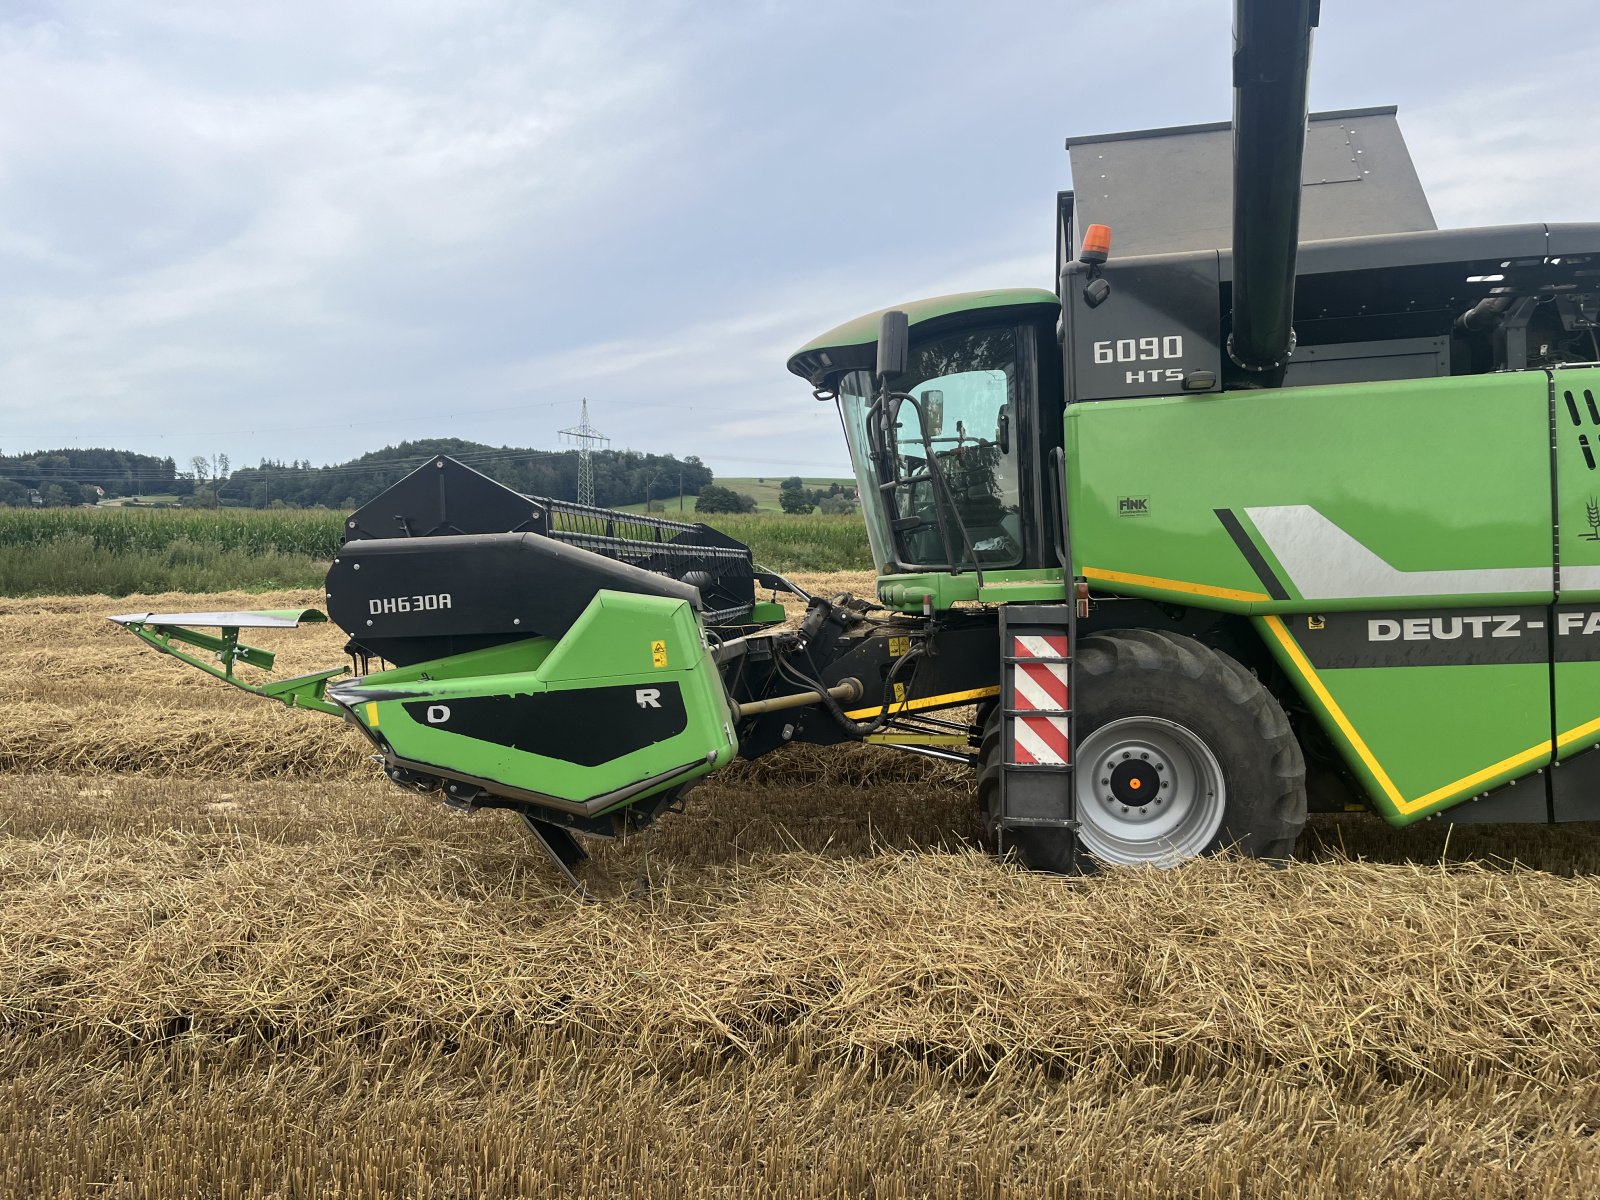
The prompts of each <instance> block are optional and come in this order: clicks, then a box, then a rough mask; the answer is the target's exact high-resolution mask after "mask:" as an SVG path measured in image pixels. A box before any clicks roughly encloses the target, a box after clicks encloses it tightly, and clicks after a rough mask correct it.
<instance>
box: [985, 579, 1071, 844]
mask: <svg viewBox="0 0 1600 1200" xmlns="http://www.w3.org/2000/svg"><path fill="white" fill-rule="evenodd" d="M1076 644H1077V620H1076V612H1075V609H1074V607H1073V605H1071V604H1004V605H1001V607H1000V661H1001V682H1000V751H1001V770H1000V812H999V814H998V820H997V821H996V826H997V828H998V831H999V837H1000V849H1001V851H1002V852H1004V851H1005V849H1006V843H1007V834H1008V833H1009V832H1010V831H1012V830H1017V829H1024V828H1043V829H1059V830H1062V831H1063V832H1070V831H1076V830H1077V828H1078V822H1077V820H1076V817H1077V812H1076V803H1075V797H1074V792H1073V773H1072V764H1073V748H1074V747H1073V740H1074V739H1073V721H1072V696H1073V694H1074V688H1073V678H1072V675H1073V672H1072V651H1073V648H1074V647H1075V646H1076Z"/></svg>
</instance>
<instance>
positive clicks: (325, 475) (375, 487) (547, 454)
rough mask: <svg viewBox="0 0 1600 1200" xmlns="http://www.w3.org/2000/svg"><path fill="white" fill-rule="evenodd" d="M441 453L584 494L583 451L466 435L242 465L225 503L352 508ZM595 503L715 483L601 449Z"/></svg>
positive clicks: (675, 463)
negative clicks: (341, 457) (357, 453)
mask: <svg viewBox="0 0 1600 1200" xmlns="http://www.w3.org/2000/svg"><path fill="white" fill-rule="evenodd" d="M438 454H448V455H449V456H450V457H451V458H455V459H459V460H460V461H461V462H464V463H466V464H467V465H468V466H470V467H472V468H473V469H474V470H477V471H481V472H483V474H485V475H487V476H489V477H490V478H491V479H496V480H499V481H500V482H501V483H503V484H505V485H506V486H507V487H512V488H515V489H516V490H517V491H519V492H527V493H529V494H532V495H536V496H552V497H555V498H556V499H560V500H575V499H577V495H578V452H577V451H576V450H535V449H531V448H527V447H517V446H486V445H484V444H483V443H481V442H467V441H462V440H461V439H460V438H431V439H427V440H423V441H415V442H401V443H400V444H399V445H396V446H385V447H384V448H383V449H382V450H374V451H372V452H371V453H369V454H363V455H362V456H361V457H360V458H353V459H351V460H350V461H349V462H344V463H338V464H336V465H334V466H330V467H313V466H311V465H310V464H309V463H275V462H263V463H261V464H260V465H259V466H255V467H241V468H240V469H239V470H237V471H235V472H233V474H232V475H231V476H229V477H228V480H227V481H226V482H225V483H224V484H223V485H222V486H221V488H220V495H221V498H222V502H223V503H224V504H237V505H248V506H250V507H252V508H267V507H270V506H271V505H272V504H273V503H274V502H279V503H281V504H284V505H288V506H294V507H304V506H311V505H319V504H320V505H326V506H327V507H329V508H337V509H351V508H355V507H357V506H359V505H361V504H364V503H366V502H367V501H368V500H370V499H372V497H374V496H376V495H377V494H378V493H379V492H381V491H383V489H384V488H386V487H388V486H389V485H390V484H392V483H394V482H395V481H397V480H398V479H400V478H401V477H403V476H404V475H406V474H408V473H409V472H410V471H412V470H413V469H414V468H416V467H417V466H419V465H420V464H422V463H425V462H427V461H428V460H429V459H430V458H432V457H434V456H435V455H438ZM593 466H594V490H595V503H596V504H599V505H600V506H601V507H604V508H615V507H617V506H618V505H622V504H631V503H639V504H643V503H644V502H645V500H646V499H647V498H648V497H650V496H655V497H661V496H665V495H667V494H669V493H670V494H672V495H674V496H676V495H677V494H678V485H679V480H680V479H681V480H682V483H683V489H684V491H685V492H688V493H690V494H693V495H698V494H699V492H700V489H701V488H703V487H705V486H706V485H707V484H709V483H710V482H711V481H712V474H711V468H709V467H707V466H706V465H705V464H704V463H702V462H701V461H700V460H699V459H698V458H696V457H694V456H693V455H690V456H689V457H687V458H683V459H679V458H675V457H673V456H672V455H670V454H642V453H639V452H638V451H633V450H598V451H596V452H595V453H594V457H593Z"/></svg>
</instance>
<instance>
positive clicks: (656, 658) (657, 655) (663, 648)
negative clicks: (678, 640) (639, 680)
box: [650, 642, 667, 667]
mask: <svg viewBox="0 0 1600 1200" xmlns="http://www.w3.org/2000/svg"><path fill="white" fill-rule="evenodd" d="M650 665H651V666H653V667H664V666H666V665H667V644H666V643H665V642H651V643H650Z"/></svg>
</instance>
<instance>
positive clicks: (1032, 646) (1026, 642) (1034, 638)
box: [1011, 633, 1067, 658]
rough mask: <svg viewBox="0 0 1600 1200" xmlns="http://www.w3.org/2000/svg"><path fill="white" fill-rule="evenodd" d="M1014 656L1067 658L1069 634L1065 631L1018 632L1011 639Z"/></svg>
mask: <svg viewBox="0 0 1600 1200" xmlns="http://www.w3.org/2000/svg"><path fill="white" fill-rule="evenodd" d="M1011 642H1012V650H1011V656H1012V657H1013V658H1065V657H1066V656H1067V635H1066V634H1064V633H1060V634H1057V633H1033V634H1028V635H1026V636H1024V635H1022V634H1017V635H1016V636H1015V637H1013V638H1012V639H1011Z"/></svg>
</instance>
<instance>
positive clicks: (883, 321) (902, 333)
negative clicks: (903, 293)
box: [878, 308, 911, 379]
mask: <svg viewBox="0 0 1600 1200" xmlns="http://www.w3.org/2000/svg"><path fill="white" fill-rule="evenodd" d="M910 343H911V320H910V318H909V317H907V316H906V314H905V313H903V312H901V311H900V310H899V309H897V308H891V309H890V310H889V311H888V312H886V313H884V314H883V316H882V318H880V319H879V321H878V378H879V379H893V378H895V377H896V376H899V375H904V374H905V373H906V355H907V353H908V352H909V349H910Z"/></svg>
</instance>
